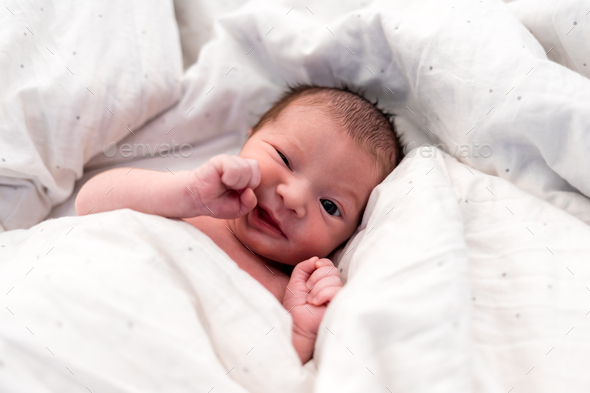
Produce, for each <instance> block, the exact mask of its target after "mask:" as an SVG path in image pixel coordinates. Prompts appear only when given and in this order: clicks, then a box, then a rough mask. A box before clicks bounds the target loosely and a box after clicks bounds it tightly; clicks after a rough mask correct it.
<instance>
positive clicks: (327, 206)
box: [320, 199, 340, 217]
mask: <svg viewBox="0 0 590 393" xmlns="http://www.w3.org/2000/svg"><path fill="white" fill-rule="evenodd" d="M320 203H321V204H322V206H323V207H324V210H326V211H327V212H328V214H329V215H331V216H336V217H338V216H340V210H338V207H337V206H336V204H335V203H334V202H332V201H331V200H329V199H320Z"/></svg>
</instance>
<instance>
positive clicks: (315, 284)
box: [283, 257, 343, 364]
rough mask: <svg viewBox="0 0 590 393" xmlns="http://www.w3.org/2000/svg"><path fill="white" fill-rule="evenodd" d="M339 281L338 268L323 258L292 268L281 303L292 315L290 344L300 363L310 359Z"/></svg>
mask: <svg viewBox="0 0 590 393" xmlns="http://www.w3.org/2000/svg"><path fill="white" fill-rule="evenodd" d="M342 285H343V284H342V280H340V275H339V274H338V269H336V268H335V267H334V264H333V263H332V261H330V260H329V259H326V258H323V259H319V258H318V257H313V258H311V259H308V260H307V261H303V262H301V263H299V264H298V265H297V266H295V269H293V274H292V275H291V279H290V280H289V285H288V286H287V291H286V292H285V297H284V299H283V307H285V308H286V309H287V310H289V313H290V314H291V317H292V318H293V346H294V347H295V350H296V351H297V354H299V359H301V363H302V364H305V363H307V361H308V360H309V359H311V356H312V354H313V348H314V346H315V340H316V337H317V334H318V329H319V327H320V323H321V322H322V318H323V316H324V313H325V312H326V308H327V307H328V303H330V300H332V299H333V298H334V296H335V295H336V294H337V293H338V291H340V289H341V288H342Z"/></svg>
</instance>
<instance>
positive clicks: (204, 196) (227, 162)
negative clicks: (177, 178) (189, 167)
mask: <svg viewBox="0 0 590 393" xmlns="http://www.w3.org/2000/svg"><path fill="white" fill-rule="evenodd" d="M259 184H260V166H259V165H258V161H256V160H252V159H246V158H242V157H238V156H228V155H225V154H222V155H219V156H215V157H213V158H211V159H210V160H209V161H207V162H206V163H205V164H203V165H201V166H200V167H198V168H197V169H195V170H193V171H192V172H191V173H190V174H189V176H188V184H187V188H188V190H189V191H190V192H191V194H193V199H194V202H195V203H194V213H195V214H193V216H198V215H208V216H212V217H216V218H230V219H231V218H238V217H241V216H243V215H245V214H247V213H248V212H249V211H250V210H252V209H254V207H256V203H257V200H256V195H255V194H254V191H253V189H254V188H256V187H258V185H259Z"/></svg>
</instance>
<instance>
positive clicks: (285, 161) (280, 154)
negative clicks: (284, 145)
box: [277, 150, 290, 168]
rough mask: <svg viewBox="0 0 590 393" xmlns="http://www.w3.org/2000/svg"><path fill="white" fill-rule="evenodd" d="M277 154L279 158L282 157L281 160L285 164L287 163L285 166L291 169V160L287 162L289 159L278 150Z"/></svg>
mask: <svg viewBox="0 0 590 393" xmlns="http://www.w3.org/2000/svg"><path fill="white" fill-rule="evenodd" d="M277 153H279V156H280V157H281V159H282V160H283V162H284V163H285V165H287V168H290V167H289V160H287V157H285V156H284V155H283V153H281V152H280V151H278V150H277Z"/></svg>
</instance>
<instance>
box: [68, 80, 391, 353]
mask: <svg viewBox="0 0 590 393" xmlns="http://www.w3.org/2000/svg"><path fill="white" fill-rule="evenodd" d="M248 135H249V139H248V140H247V141H246V143H245V144H244V146H243V148H242V150H241V152H240V154H239V155H238V156H228V155H220V156H216V157H213V158H212V159H211V160H209V161H208V162H207V163H205V164H204V165H202V166H200V167H199V168H196V169H194V170H190V171H184V172H175V173H174V176H173V175H172V174H170V173H169V172H158V171H150V170H142V169H134V170H133V171H132V172H130V173H129V174H128V175H125V174H126V173H127V172H128V171H129V168H118V169H113V170H109V171H106V172H103V173H101V174H99V175H97V176H95V177H93V178H92V179H91V180H89V181H88V182H87V183H86V184H85V185H84V186H83V187H82V189H81V190H80V193H79V194H78V196H77V198H76V212H77V213H78V214H85V213H86V212H88V211H89V210H90V209H91V208H92V210H91V213H99V212H104V211H109V210H115V209H122V208H130V209H133V210H136V211H140V212H143V213H148V214H156V215H160V216H163V217H171V218H182V219H184V220H185V221H186V222H188V223H190V224H191V225H194V226H195V227H196V228H198V229H199V230H200V231H202V232H203V233H205V234H206V235H207V236H209V237H210V238H211V239H212V240H213V241H214V242H215V243H216V244H217V245H218V246H219V247H220V248H221V249H223V250H224V251H225V252H226V253H227V254H228V255H229V257H231V258H232V259H233V260H234V261H235V262H236V263H237V265H238V266H239V267H240V268H241V269H243V270H245V271H246V272H248V273H249V274H250V275H251V276H252V277H253V278H255V279H256V280H258V281H259V282H260V283H261V284H262V285H263V286H264V287H265V288H267V289H268V290H269V291H270V292H271V293H272V294H273V295H274V296H275V297H276V298H277V300H278V301H279V302H281V303H282V305H283V306H284V307H285V309H286V310H288V312H289V313H290V314H291V316H292V318H293V340H292V341H293V346H294V347H295V349H296V351H297V353H298V354H299V358H300V359H301V362H302V364H305V363H306V362H307V361H308V360H309V359H310V358H311V357H312V354H313V349H314V344H315V339H316V336H317V333H318V329H319V325H320V322H321V320H322V317H323V315H324V312H325V310H326V307H327V305H328V303H329V302H330V300H331V299H332V298H333V297H334V296H335V295H336V293H337V292H338V291H339V290H340V289H341V287H342V285H343V284H342V281H341V280H340V276H339V274H338V269H335V268H334V265H333V263H332V262H331V261H330V260H329V259H326V258H325V257H326V256H328V255H329V254H330V253H331V252H332V251H334V250H335V249H336V248H337V247H338V246H339V245H341V244H342V243H344V242H345V241H346V240H347V239H348V238H349V237H350V236H351V235H352V233H353V232H354V230H355V228H356V227H357V226H358V225H359V223H360V221H361V219H362V215H363V211H364V208H365V206H366V203H367V200H368V199H369V195H370V193H371V191H372V190H373V188H374V187H375V186H376V185H378V184H379V183H380V182H381V181H382V180H383V179H384V178H385V177H386V176H387V175H388V174H389V173H390V172H391V171H392V170H393V168H394V167H395V166H396V165H397V164H398V163H399V161H400V159H401V150H400V145H399V143H398V141H397V138H396V135H395V130H394V127H393V124H392V123H391V122H390V120H389V118H388V117H387V116H386V115H384V113H383V112H381V111H380V110H379V109H377V108H376V107H375V106H374V105H373V104H371V103H370V102H369V101H367V100H366V99H364V98H362V97H361V96H359V95H357V94H355V93H352V92H350V91H348V90H341V89H336V88H327V87H318V86H309V85H300V86H297V87H294V88H291V89H290V91H289V92H288V93H287V94H285V95H284V96H283V97H282V98H281V99H280V100H279V101H278V102H277V103H276V104H275V105H274V106H273V107H272V108H271V109H270V110H269V111H268V112H266V113H265V114H264V115H263V116H262V118H261V119H260V120H259V122H258V123H257V124H256V125H255V126H254V127H253V128H251V129H250V130H249V133H248ZM112 187H114V188H112ZM111 188H112V191H111V192H109V193H108V195H105V190H109V189H111ZM293 266H294V268H293Z"/></svg>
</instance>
